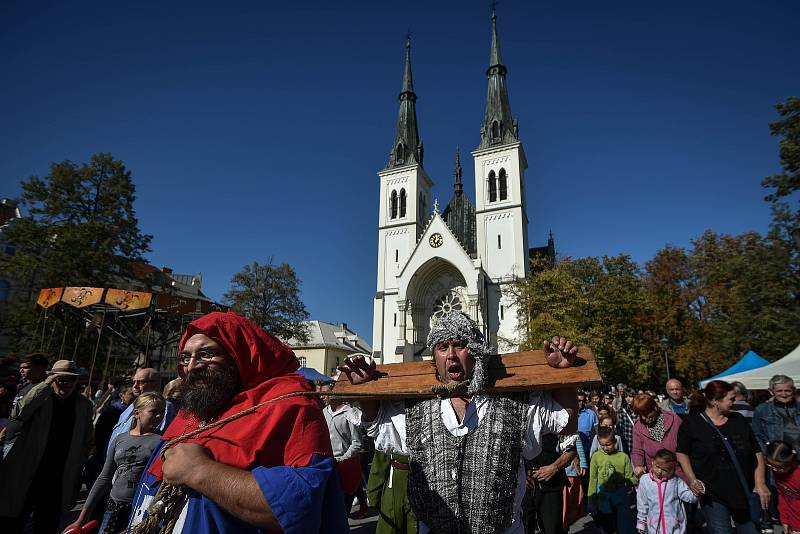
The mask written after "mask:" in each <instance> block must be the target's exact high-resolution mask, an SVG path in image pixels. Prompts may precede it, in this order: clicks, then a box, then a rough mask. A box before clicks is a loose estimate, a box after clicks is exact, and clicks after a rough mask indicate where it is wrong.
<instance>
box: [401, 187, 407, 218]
mask: <svg viewBox="0 0 800 534" xmlns="http://www.w3.org/2000/svg"><path fill="white" fill-rule="evenodd" d="M405 216H406V190H405V189H401V190H400V217H405Z"/></svg>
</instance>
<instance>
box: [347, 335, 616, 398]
mask: <svg viewBox="0 0 800 534" xmlns="http://www.w3.org/2000/svg"><path fill="white" fill-rule="evenodd" d="M378 371H379V376H378V378H376V379H375V380H371V381H370V382H367V383H365V384H359V385H353V384H351V383H350V382H349V381H348V380H347V377H345V376H344V374H342V375H341V376H340V377H339V380H338V381H337V382H336V386H335V387H334V390H333V391H335V392H336V393H338V394H345V395H347V396H348V397H352V398H353V399H376V400H377V399H382V400H386V399H408V398H431V397H435V396H436V395H434V393H433V390H432V388H433V386H435V385H437V384H440V382H439V381H438V380H437V378H436V368H435V366H434V363H433V361H432V360H423V361H416V362H406V363H390V364H385V365H379V366H378ZM490 376H491V377H492V379H493V380H491V385H489V386H488V387H487V388H486V391H487V392H489V393H514V392H519V391H532V390H543V389H556V388H560V387H565V386H579V385H583V386H593V385H597V384H600V383H601V382H602V378H601V377H600V370H599V369H598V367H597V362H596V361H595V358H594V354H592V351H591V349H589V347H579V348H578V358H577V361H576V362H575V365H574V366H573V367H569V368H567V369H556V368H554V367H550V365H548V363H547V361H546V360H545V356H544V351H542V350H532V351H528V352H513V353H509V354H502V355H501V356H500V362H497V363H496V364H495V365H493V366H492V367H491V373H490Z"/></svg>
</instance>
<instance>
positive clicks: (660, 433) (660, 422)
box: [647, 413, 667, 443]
mask: <svg viewBox="0 0 800 534" xmlns="http://www.w3.org/2000/svg"><path fill="white" fill-rule="evenodd" d="M647 431H648V432H650V436H652V438H653V439H654V440H656V441H657V442H659V443H661V442H662V441H664V434H665V433H666V432H667V431H666V429H665V428H664V414H663V413H659V414H658V418H657V419H656V420H655V422H654V423H653V425H652V426H648V427H647Z"/></svg>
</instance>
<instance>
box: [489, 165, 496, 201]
mask: <svg viewBox="0 0 800 534" xmlns="http://www.w3.org/2000/svg"><path fill="white" fill-rule="evenodd" d="M496 200H497V179H496V177H495V174H494V171H489V202H494V201H496Z"/></svg>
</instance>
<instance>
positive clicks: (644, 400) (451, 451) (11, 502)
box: [0, 312, 800, 534]
mask: <svg viewBox="0 0 800 534" xmlns="http://www.w3.org/2000/svg"><path fill="white" fill-rule="evenodd" d="M427 345H428V347H429V349H430V351H431V353H432V356H433V362H434V363H435V368H436V375H437V377H438V379H439V380H440V381H441V382H442V383H443V384H444V385H445V386H448V387H449V389H448V391H449V392H450V394H449V395H447V396H443V398H433V399H408V400H404V401H397V400H385V401H380V400H378V399H377V398H376V399H374V400H367V399H362V400H361V401H360V402H348V401H347V399H343V398H342V397H340V396H337V395H336V388H335V387H332V386H331V385H330V383H324V384H323V383H317V384H311V383H309V382H308V381H307V380H305V378H303V377H302V376H301V375H299V374H297V373H296V372H295V371H296V370H297V369H298V367H299V364H298V362H297V359H296V358H295V356H294V354H293V352H292V351H291V349H289V348H288V347H287V346H286V345H284V344H283V343H282V342H281V341H280V340H278V339H277V338H276V337H274V336H272V335H270V334H269V333H267V332H266V331H264V330H263V329H262V328H260V327H258V326H257V325H255V324H254V323H252V322H250V321H249V320H247V319H245V318H243V317H241V316H239V315H237V314H235V313H230V312H224V313H223V312H214V313H211V314H208V315H206V316H203V317H201V318H200V319H197V320H195V321H194V322H192V323H191V324H190V325H189V326H188V327H187V330H186V332H185V333H184V335H183V338H182V339H181V341H180V344H179V352H178V358H177V369H176V371H177V375H178V378H176V379H175V380H172V381H170V382H168V383H166V384H162V379H161V376H160V375H159V372H158V371H157V370H155V369H150V368H140V369H136V370H134V371H133V372H132V374H131V375H130V377H129V379H127V380H118V381H116V382H115V383H114V384H111V385H109V386H108V387H107V388H106V389H104V390H102V391H100V392H98V393H96V394H92V392H91V391H90V389H89V388H88V387H86V388H84V389H83V390H82V391H79V387H78V384H79V381H80V380H81V373H80V371H79V369H78V368H77V366H76V364H75V362H72V361H68V360H59V361H55V362H52V361H51V360H50V358H48V356H47V355H45V354H38V353H37V354H30V355H27V356H25V357H23V358H22V359H21V360H20V362H19V370H18V375H17V380H16V381H14V380H11V381H6V382H5V383H3V384H1V385H2V388H0V428H1V429H0V443H1V444H2V461H1V462H0V531H2V532H9V533H15V532H24V531H27V532H35V533H42V534H44V533H48V534H52V533H59V532H80V531H81V529H82V528H83V527H85V526H86V525H87V524H89V523H90V521H91V520H92V519H96V520H97V521H98V524H99V529H98V530H97V531H98V532H104V533H109V534H112V533H119V532H133V533H136V534H143V533H150V532H153V533H155V532H159V533H160V532H187V533H188V532H193V533H194V532H199V533H204V532H245V533H247V532H254V533H255V532H272V531H275V532H286V533H304V534H306V533H315V532H320V533H321V532H325V533H334V534H335V533H339V532H347V531H348V530H349V527H348V521H347V519H348V514H350V517H352V518H363V517H365V516H366V515H368V514H370V513H373V512H374V513H377V515H378V523H377V527H376V532H377V533H378V534H390V533H391V534H394V533H417V532H419V533H429V532H430V533H436V534H450V533H452V534H461V533H503V534H523V533H526V534H533V533H535V532H538V533H541V534H565V533H566V532H567V531H568V530H569V528H570V527H571V526H572V525H573V524H574V523H575V522H576V521H578V520H579V519H581V518H584V517H586V516H587V514H588V515H590V516H591V518H592V519H593V521H594V524H595V525H596V526H597V527H598V528H599V529H601V530H602V531H603V532H605V534H614V533H619V534H634V533H636V532H639V533H642V534H683V533H685V532H701V531H705V532H707V533H708V534H728V533H732V532H733V531H734V529H735V530H736V531H737V533H739V534H768V533H770V532H772V529H773V528H774V526H773V525H780V526H781V528H782V529H783V531H784V532H785V533H787V534H789V533H790V532H800V470H798V469H797V467H798V465H800V460H798V455H797V452H796V451H797V450H798V444H800V413H798V409H797V408H798V400H797V398H796V390H795V386H794V382H793V380H792V379H791V378H790V377H786V376H780V375H778V376H775V377H773V378H772V380H771V381H770V387H769V394H770V397H769V399H766V400H764V401H763V402H761V403H755V402H754V401H753V399H752V398H751V396H750V394H749V392H748V391H747V390H746V388H745V387H744V386H743V385H742V384H739V383H727V382H724V381H721V380H714V381H711V382H709V383H708V384H707V385H706V386H705V387H704V388H703V389H695V390H693V391H692V392H691V394H690V395H687V394H686V391H685V390H684V386H683V385H682V384H681V382H680V381H679V380H676V379H671V380H668V381H667V382H666V384H665V385H664V393H663V394H658V393H656V392H654V391H646V390H645V391H642V390H635V389H633V388H630V387H627V386H625V385H624V384H618V385H616V386H614V387H611V388H609V389H610V390H608V391H605V392H604V391H601V390H588V391H584V390H576V389H575V388H574V387H565V388H562V389H556V390H552V391H534V392H528V393H517V394H488V393H486V391H485V385H486V383H487V380H489V379H490V378H491V372H492V369H493V365H492V360H493V359H494V358H497V356H496V355H495V354H493V351H492V350H491V348H490V347H489V345H488V344H487V343H486V340H485V339H484V336H483V334H482V332H481V329H480V328H479V327H478V325H477V324H476V323H475V322H474V321H472V320H471V319H470V318H469V317H468V316H467V315H465V314H463V313H460V312H453V313H450V314H448V315H446V316H444V317H443V318H441V319H440V320H439V321H437V322H436V323H435V324H434V325H433V327H432V328H431V332H430V335H429V336H428V339H427ZM543 350H544V352H545V354H546V357H547V361H548V363H549V364H550V365H551V366H553V367H556V368H567V367H570V366H571V365H572V364H573V362H574V361H575V357H576V354H577V347H575V346H574V345H573V344H572V342H571V341H570V340H568V339H566V338H562V337H558V336H555V337H553V338H552V339H550V340H548V341H546V342H545V343H544V344H543ZM340 372H341V373H343V375H344V377H346V379H348V380H350V382H352V383H354V384H362V383H366V382H368V381H370V380H373V379H374V378H375V377H376V376H377V375H378V374H379V373H378V372H377V369H376V367H375V363H374V362H373V361H372V360H371V358H369V356H368V355H365V354H355V355H351V356H350V357H349V358H347V359H346V360H345V362H344V363H343V364H342V366H341V367H340ZM753 404H757V405H756V406H755V408H754V407H753ZM82 487H84V488H85V490H86V492H88V493H87V494H86V495H87V496H86V498H85V501H84V502H83V505H82V506H81V508H80V511H79V512H78V513H77V516H75V513H74V512H73V513H72V514H71V515H70V514H69V511H70V510H72V509H73V507H74V505H75V503H76V502H77V497H78V494H79V491H80V489H81V488H82ZM356 501H357V502H358V507H357V510H356V511H355V512H352V513H351V510H352V508H353V505H354V503H355V502H356ZM759 531H760V533H759Z"/></svg>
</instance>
